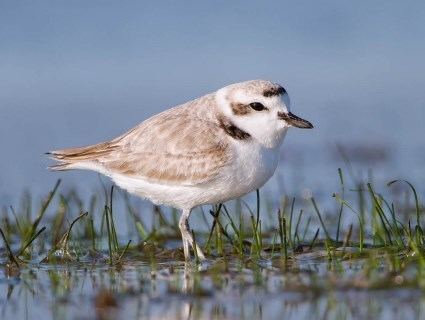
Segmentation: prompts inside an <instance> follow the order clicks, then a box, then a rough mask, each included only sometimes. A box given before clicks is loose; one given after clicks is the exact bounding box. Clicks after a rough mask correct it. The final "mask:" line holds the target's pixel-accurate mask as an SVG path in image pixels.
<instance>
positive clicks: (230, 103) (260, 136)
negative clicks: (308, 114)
mask: <svg viewBox="0 0 425 320" xmlns="http://www.w3.org/2000/svg"><path fill="white" fill-rule="evenodd" d="M216 100H217V105H218V108H219V110H220V112H221V113H222V114H223V115H224V116H225V117H226V118H227V119H229V121H231V123H232V124H233V125H234V126H236V127H237V128H239V129H241V130H243V131H245V132H247V133H249V135H250V136H251V137H252V138H254V139H256V140H257V141H258V142H260V143H261V144H263V145H265V146H267V147H270V148H273V147H276V146H277V145H279V144H280V143H281V141H282V139H283V137H284V135H285V133H286V131H287V130H288V128H290V127H296V128H303V129H311V128H313V125H312V124H311V123H310V122H308V121H307V120H304V119H302V118H299V117H297V116H296V115H294V114H293V113H291V112H290V100H289V96H288V93H287V92H286V90H285V89H284V88H283V87H282V86H280V85H278V84H276V83H273V82H270V81H264V80H252V81H246V82H241V83H235V84H232V85H229V86H227V87H224V88H222V89H220V90H218V91H217V93H216Z"/></svg>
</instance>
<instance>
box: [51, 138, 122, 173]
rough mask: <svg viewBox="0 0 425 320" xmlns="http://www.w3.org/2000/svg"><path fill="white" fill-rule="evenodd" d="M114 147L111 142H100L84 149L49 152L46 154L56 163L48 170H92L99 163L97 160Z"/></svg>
mask: <svg viewBox="0 0 425 320" xmlns="http://www.w3.org/2000/svg"><path fill="white" fill-rule="evenodd" d="M116 147H117V146H116V145H113V144H112V143H111V142H102V143H99V144H95V145H90V146H86V147H79V148H69V149H63V150H55V151H50V152H47V153H46V154H47V155H48V156H49V157H50V158H51V159H53V160H56V161H58V163H56V164H54V165H51V166H49V167H48V168H49V169H50V170H53V171H64V170H72V169H92V167H93V166H95V165H96V163H99V159H101V158H102V157H103V156H105V155H107V154H108V153H110V152H111V151H113V150H115V149H116Z"/></svg>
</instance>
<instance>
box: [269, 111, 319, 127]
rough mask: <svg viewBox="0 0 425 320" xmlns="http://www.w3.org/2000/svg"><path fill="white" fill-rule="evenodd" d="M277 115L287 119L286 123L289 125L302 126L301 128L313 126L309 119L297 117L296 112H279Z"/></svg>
mask: <svg viewBox="0 0 425 320" xmlns="http://www.w3.org/2000/svg"><path fill="white" fill-rule="evenodd" d="M277 116H278V117H279V119H281V120H285V121H286V123H288V124H289V125H291V126H293V127H296V128H301V129H311V128H313V125H312V124H311V123H310V122H309V121H307V120H304V119H302V118H300V117H297V116H296V115H295V114H293V113H291V112H288V113H284V112H278V113H277Z"/></svg>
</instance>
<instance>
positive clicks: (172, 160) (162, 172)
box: [49, 80, 313, 259]
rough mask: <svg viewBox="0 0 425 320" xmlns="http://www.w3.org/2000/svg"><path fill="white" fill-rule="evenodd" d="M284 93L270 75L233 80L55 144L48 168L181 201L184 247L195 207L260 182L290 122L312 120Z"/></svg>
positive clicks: (155, 198) (189, 242)
mask: <svg viewBox="0 0 425 320" xmlns="http://www.w3.org/2000/svg"><path fill="white" fill-rule="evenodd" d="M289 106H290V102H289V96H288V94H287V92H286V91H285V89H284V88H283V87H282V86H280V85H278V84H275V83H272V82H269V81H264V80H253V81H246V82H241V83H235V84H232V85H229V86H227V87H224V88H222V89H219V90H218V91H216V92H213V93H210V94H207V95H205V96H203V97H200V98H198V99H196V100H193V101H190V102H187V103H185V104H182V105H180V106H177V107H174V108H171V109H169V110H166V111H164V112H162V113H159V114H157V115H155V116H153V117H151V118H149V119H147V120H145V121H143V122H142V123H141V124H139V125H138V126H136V127H135V128H133V129H131V130H130V131H128V132H126V133H124V134H123V135H121V136H119V137H117V138H115V139H113V140H111V141H107V142H102V143H99V144H95V145H91V146H86V147H80V148H70V149H64V150H57V151H52V152H50V153H49V154H50V156H51V157H52V158H53V159H55V160H57V161H59V163H58V164H56V165H53V166H51V167H50V168H51V169H52V170H70V169H86V170H94V171H97V172H100V173H102V174H104V175H106V176H108V177H110V178H111V179H112V180H113V181H114V182H115V183H116V184H117V185H118V186H120V187H121V188H123V189H125V190H127V191H129V192H130V193H133V194H136V195H138V196H141V197H144V198H148V199H150V200H151V201H152V202H154V203H156V204H165V205H169V206H172V207H174V208H177V209H180V210H181V211H182V215H181V218H180V221H179V228H180V231H181V234H182V240H183V250H184V255H185V258H186V259H190V252H189V246H191V247H192V248H193V250H196V251H197V254H198V256H199V258H201V259H203V258H204V255H203V253H202V251H201V249H200V248H199V246H198V245H196V243H195V242H194V240H193V238H192V234H191V232H190V228H189V223H188V218H189V215H190V212H191V210H192V209H193V208H195V207H197V206H199V205H203V204H216V203H221V202H224V201H227V200H230V199H235V198H238V197H240V196H242V195H244V194H247V193H249V192H251V191H253V190H256V189H258V188H260V187H261V186H262V185H264V184H265V183H266V182H267V180H269V179H270V177H271V176H272V175H273V173H274V172H275V170H276V167H277V165H278V160H279V147H280V145H281V144H282V141H283V138H284V137H285V134H286V132H287V130H288V128H289V127H297V128H313V125H312V124H311V123H310V122H308V121H306V120H304V119H301V118H299V117H297V116H295V115H294V114H292V113H291V112H290V111H289Z"/></svg>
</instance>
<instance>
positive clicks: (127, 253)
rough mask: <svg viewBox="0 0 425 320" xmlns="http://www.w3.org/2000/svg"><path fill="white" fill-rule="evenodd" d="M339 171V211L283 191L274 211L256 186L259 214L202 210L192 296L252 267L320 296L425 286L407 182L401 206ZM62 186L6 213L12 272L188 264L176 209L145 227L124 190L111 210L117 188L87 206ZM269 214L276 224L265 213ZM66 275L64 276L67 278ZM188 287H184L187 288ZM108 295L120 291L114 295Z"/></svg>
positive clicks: (0, 232) (424, 241)
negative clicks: (317, 266) (307, 266)
mask: <svg viewBox="0 0 425 320" xmlns="http://www.w3.org/2000/svg"><path fill="white" fill-rule="evenodd" d="M338 176H339V182H340V188H339V193H334V194H333V199H334V201H335V209H334V211H332V210H329V209H325V210H324V209H323V208H326V206H325V205H323V203H321V202H320V201H322V199H320V198H313V197H312V198H311V199H309V201H304V200H303V199H300V200H301V201H300V200H299V199H295V198H289V197H284V199H285V200H284V201H283V204H282V206H281V207H280V208H279V209H278V210H276V211H274V212H272V213H269V212H265V210H264V206H265V204H266V203H267V202H266V201H264V199H261V197H260V191H258V190H257V192H256V200H255V204H254V206H253V207H254V208H255V209H254V210H252V208H251V207H250V206H249V205H248V204H247V203H246V202H244V201H242V200H240V201H237V202H236V203H235V209H234V210H232V207H231V205H230V204H218V205H216V206H213V207H212V208H208V211H207V210H206V209H207V208H206V207H205V208H203V211H202V212H200V213H202V216H201V217H202V219H203V220H202V221H203V223H204V225H205V226H204V230H200V228H199V227H198V226H197V228H196V229H197V230H196V232H195V231H194V230H192V234H193V238H194V239H196V241H197V242H198V243H200V244H202V246H203V249H204V252H205V253H206V254H207V257H208V258H209V259H211V260H212V261H213V264H212V265H211V266H210V267H207V268H209V269H207V270H205V269H203V268H205V266H204V265H203V263H202V262H201V261H199V257H198V256H197V253H196V252H194V257H195V261H194V266H193V265H190V264H189V271H190V272H189V273H191V274H192V276H190V277H189V276H187V275H185V277H187V278H188V279H189V278H191V277H192V278H191V279H192V280H193V283H192V291H190V292H191V293H192V294H195V295H200V296H210V295H211V293H210V292H209V291H208V290H207V289H205V287H203V286H204V285H203V284H202V281H201V280H200V279H202V277H203V276H205V275H208V276H211V279H212V280H211V281H212V283H213V284H214V288H223V283H222V281H223V277H224V275H226V276H229V275H231V276H232V277H239V276H241V275H243V274H244V273H246V272H247V270H250V271H252V274H251V275H252V279H253V280H252V281H253V285H255V286H264V285H265V284H266V283H267V281H265V279H264V278H263V277H264V273H263V270H267V272H268V273H270V272H272V273H273V274H278V275H281V276H282V275H283V276H284V275H286V274H290V275H291V277H288V278H285V280H284V281H283V280H282V279H280V281H281V282H282V283H284V284H283V285H282V286H283V287H284V289H285V290H293V291H297V292H303V293H305V292H309V293H311V292H313V293H314V294H320V293H323V292H327V290H329V289H330V288H331V289H335V288H336V289H338V290H342V289H347V288H361V289H364V288H366V289H389V288H400V287H403V288H404V287H408V288H419V289H425V281H424V280H423V275H424V272H425V236H424V233H423V228H422V225H421V223H422V220H423V219H422V214H423V213H424V206H423V205H421V202H420V199H419V195H418V193H417V191H416V189H415V187H414V186H413V185H412V184H411V183H409V182H408V181H404V180H394V181H390V182H389V183H388V185H387V187H388V188H391V190H393V189H394V187H395V186H396V185H397V187H398V188H399V189H400V188H401V189H400V190H402V192H404V194H410V198H411V200H412V199H413V201H410V202H409V201H407V202H404V203H401V202H400V201H397V197H396V196H395V195H394V194H393V195H392V196H388V192H386V186H385V187H384V188H383V189H384V191H383V192H381V193H379V192H377V190H381V189H382V188H376V187H375V186H374V185H373V184H371V183H358V182H356V183H355V188H354V189H353V190H351V189H349V187H348V186H347V181H345V179H344V175H343V172H342V170H341V169H339V170H338ZM59 186H60V181H58V182H57V183H56V184H55V186H54V188H53V189H52V191H51V192H50V193H49V195H48V196H47V197H46V199H45V200H44V201H43V202H42V203H41V204H40V207H39V209H38V210H37V211H35V212H36V214H35V217H33V213H32V212H33V208H32V207H33V206H32V201H31V197H29V196H26V197H25V198H24V202H23V203H22V205H21V206H20V207H19V208H18V209H15V208H13V207H7V208H4V209H3V216H2V219H1V223H0V236H1V238H2V244H3V246H2V247H0V249H1V251H0V259H1V260H0V265H2V266H4V267H5V268H6V269H7V270H8V271H7V272H9V273H10V274H12V273H13V272H12V271H13V270H12V269H18V270H25V269H26V268H29V265H34V263H37V264H38V265H39V266H41V267H46V266H48V267H51V266H57V265H64V264H65V265H74V266H84V268H91V269H93V268H94V267H93V266H94V265H98V266H107V268H109V269H108V270H121V269H122V268H125V267H126V265H134V264H136V263H137V262H138V261H143V262H144V263H146V264H148V265H149V267H150V270H151V272H150V277H151V279H153V278H157V277H163V276H164V269H163V268H164V265H163V263H164V261H166V263H167V268H169V269H167V270H168V271H167V272H168V273H169V276H170V277H171V275H172V274H173V272H174V271H173V270H174V268H175V265H176V263H183V252H182V249H181V245H180V234H179V230H178V227H177V221H178V218H177V216H176V213H175V212H171V215H167V213H166V212H163V211H162V210H161V208H158V207H153V209H152V214H153V216H154V217H155V218H154V219H153V223H152V225H151V226H148V223H146V222H145V220H144V219H143V217H142V216H140V215H139V213H138V211H139V210H137V209H135V206H134V204H133V203H132V202H131V200H130V199H129V197H128V196H127V195H123V202H122V203H123V204H124V206H123V209H117V208H116V207H117V205H115V206H114V201H115V200H114V199H115V198H117V197H118V196H119V195H120V193H117V194H115V192H114V188H111V189H110V191H109V192H105V202H104V205H103V207H99V206H98V205H97V202H98V201H97V200H98V199H99V198H98V197H94V196H93V197H91V198H90V201H89V203H88V204H87V206H86V205H85V203H84V201H83V200H81V199H79V198H78V196H77V194H76V193H75V192H69V193H61V192H60V190H59ZM403 186H404V187H405V188H403ZM349 191H352V192H349ZM55 196H56V199H55ZM412 203H413V205H412ZM261 204H263V206H261ZM276 213H277V214H276ZM297 213H298V214H297ZM267 214H269V216H271V217H272V220H273V221H268V220H267V219H266V218H265V217H266V215H267ZM117 219H119V220H120V221H119V222H121V221H123V219H128V225H129V235H128V236H127V237H126V236H123V235H122V232H121V233H120V232H119V231H120V230H118V228H119V227H118V225H119V226H122V223H119V224H118V225H117V223H116V222H117V221H118V220H117ZM69 221H70V222H69ZM198 228H199V229H198ZM135 238H136V241H135V242H132V240H134V239H135ZM123 239H125V241H122V240H123ZM176 244H177V245H176ZM303 259H307V260H308V261H322V262H323V263H326V268H325V269H326V272H322V271H314V272H313V271H311V270H309V273H308V277H307V279H308V280H305V279H304V278H303V277H302V272H303V266H302V263H301V262H300V261H302V260H303ZM347 266H349V267H347ZM383 266H385V268H383ZM186 267H187V266H185V268H186ZM351 268H354V269H355V268H358V270H360V271H359V274H358V275H357V276H356V277H354V278H350V277H345V276H341V275H342V274H344V272H345V271H346V270H349V269H351ZM383 269H385V270H386V272H385V273H384V274H383V273H382V270H383ZM49 270H51V269H49ZM170 270H171V271H170ZM185 270H186V269H185ZM49 272H50V274H49V277H50V279H51V281H52V283H54V284H55V285H54V286H55V288H59V287H60V286H61V285H63V286H68V285H69V281H71V279H69V278H67V279H62V278H61V276H60V275H59V274H57V273H55V272H53V271H49ZM111 272H112V271H111ZM198 272H201V273H198ZM202 272H203V273H202ZM350 272H352V270H351V271H350ZM321 277H322V278H321ZM292 278H293V279H297V280H291V279H292ZM65 280H66V281H68V282H66V284H63V283H65ZM144 281H146V280H143V279H141V280H140V283H139V284H140V285H141V286H143V285H144V283H145V282H144ZM173 281H177V280H173ZM196 281H199V282H200V284H196ZM177 282H178V281H177ZM279 283H280V282H279ZM168 285H169V287H170V288H171V289H169V290H171V291H172V290H175V289H172V288H174V287H179V284H178V283H177V284H176V283H175V282H172V283H171V282H170V283H169V284H168ZM111 287H112V288H114V287H113V286H111ZM189 287H190V286H186V287H184V286H183V287H182V288H181V289H179V290H181V291H182V292H186V293H187V292H189V289H188V288H189ZM193 287H196V289H193ZM185 288H186V289H185ZM55 290H56V289H55ZM140 290H143V289H140ZM185 290H186V291H185ZM102 292H103V291H102ZM105 292H107V293H108V295H109V294H110V295H112V296H114V292H113V291H111V292H109V291H105ZM99 299H100V298H99ZM96 301H97V300H96ZM114 301H115V300H114Z"/></svg>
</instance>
